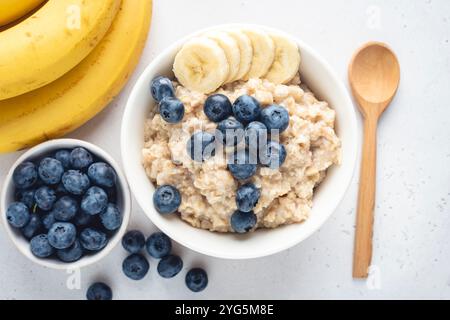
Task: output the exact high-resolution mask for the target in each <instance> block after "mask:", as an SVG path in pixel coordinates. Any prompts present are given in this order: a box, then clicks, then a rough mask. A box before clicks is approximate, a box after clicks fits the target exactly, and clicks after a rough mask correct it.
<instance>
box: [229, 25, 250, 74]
mask: <svg viewBox="0 0 450 320" xmlns="http://www.w3.org/2000/svg"><path fill="white" fill-rule="evenodd" d="M227 33H228V34H229V35H230V36H231V37H232V38H233V39H234V40H235V41H236V43H237V44H238V46H239V51H240V53H241V61H240V64H239V71H238V73H237V74H236V78H235V80H240V79H242V78H243V77H244V76H245V75H246V74H247V73H248V72H249V71H250V68H251V66H252V59H253V47H252V42H251V41H250V39H249V37H247V36H246V35H245V34H244V33H242V32H240V31H238V30H228V31H227Z"/></svg>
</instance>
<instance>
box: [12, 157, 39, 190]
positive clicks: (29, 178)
mask: <svg viewBox="0 0 450 320" xmlns="http://www.w3.org/2000/svg"><path fill="white" fill-rule="evenodd" d="M37 180H38V173H37V169H36V166H35V165H34V163H32V162H29V161H26V162H22V163H21V164H19V165H18V166H17V168H16V169H14V172H13V181H14V185H15V186H16V187H17V188H19V189H27V188H29V187H31V186H33V185H34V184H35V183H36V181H37Z"/></svg>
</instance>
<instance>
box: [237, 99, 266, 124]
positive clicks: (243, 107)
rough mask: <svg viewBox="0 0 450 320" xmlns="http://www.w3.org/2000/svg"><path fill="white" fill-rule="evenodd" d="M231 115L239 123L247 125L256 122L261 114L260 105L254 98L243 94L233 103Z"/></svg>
mask: <svg viewBox="0 0 450 320" xmlns="http://www.w3.org/2000/svg"><path fill="white" fill-rule="evenodd" d="M233 113H234V116H235V117H236V119H238V120H239V121H240V122H242V123H249V122H252V121H255V120H258V118H259V115H260V114H261V105H260V104H259V102H258V100H256V99H255V98H253V97H251V96H249V95H246V94H244V95H242V96H240V97H239V98H237V99H236V100H235V101H234V103H233Z"/></svg>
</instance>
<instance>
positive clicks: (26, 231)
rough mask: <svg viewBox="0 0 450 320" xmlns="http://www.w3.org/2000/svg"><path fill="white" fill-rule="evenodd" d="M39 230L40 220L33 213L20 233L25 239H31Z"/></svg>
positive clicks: (40, 226)
mask: <svg viewBox="0 0 450 320" xmlns="http://www.w3.org/2000/svg"><path fill="white" fill-rule="evenodd" d="M41 228H42V222H41V218H40V217H39V216H38V215H37V214H36V213H33V214H31V215H30V220H29V221H28V223H27V224H26V225H25V226H24V227H23V228H22V230H21V231H22V234H23V236H24V237H25V238H27V239H31V238H33V237H34V236H35V235H37V234H38V233H39V231H41Z"/></svg>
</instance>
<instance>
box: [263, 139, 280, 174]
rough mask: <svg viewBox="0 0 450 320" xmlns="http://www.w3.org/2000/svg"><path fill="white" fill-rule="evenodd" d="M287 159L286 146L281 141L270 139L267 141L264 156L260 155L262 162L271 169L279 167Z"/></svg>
mask: <svg viewBox="0 0 450 320" xmlns="http://www.w3.org/2000/svg"><path fill="white" fill-rule="evenodd" d="M285 160H286V148H285V147H284V145H282V144H281V143H278V142H276V141H273V140H270V141H268V142H267V144H266V146H265V148H264V150H263V151H262V156H261V155H260V159H259V161H260V163H261V164H262V165H264V166H266V167H269V168H271V169H277V168H279V167H280V166H281V165H282V164H283V163H284V161H285Z"/></svg>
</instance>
